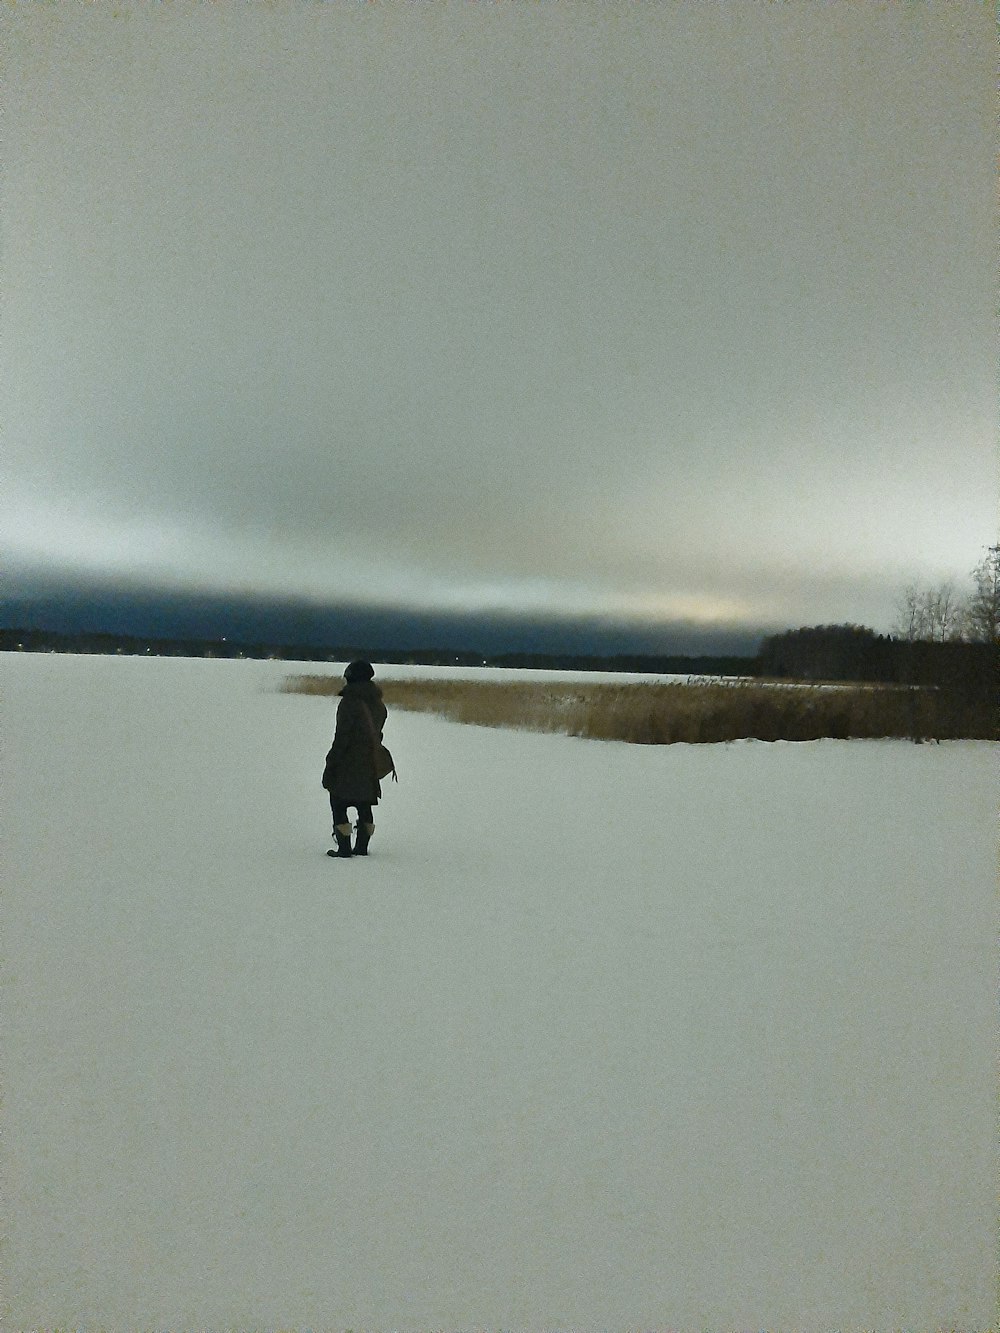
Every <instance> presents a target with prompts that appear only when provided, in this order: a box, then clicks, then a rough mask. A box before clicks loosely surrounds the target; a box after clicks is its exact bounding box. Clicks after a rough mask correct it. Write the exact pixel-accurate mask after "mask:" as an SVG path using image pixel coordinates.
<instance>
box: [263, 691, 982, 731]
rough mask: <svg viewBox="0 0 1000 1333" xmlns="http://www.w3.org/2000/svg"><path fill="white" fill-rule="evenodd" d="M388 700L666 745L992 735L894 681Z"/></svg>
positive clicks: (966, 714) (466, 718) (476, 718)
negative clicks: (833, 738)
mask: <svg viewBox="0 0 1000 1333" xmlns="http://www.w3.org/2000/svg"><path fill="white" fill-rule="evenodd" d="M379 684H380V685H381V688H382V692H383V695H384V697H385V702H386V705H387V706H388V707H389V708H401V709H404V710H407V711H411V712H422V713H435V714H438V715H439V716H441V717H446V718H449V719H450V720H452V721H454V722H466V723H471V724H473V725H476V726H485V727H508V728H513V729H521V730H527V731H550V732H559V733H561V734H563V735H568V736H583V737H587V738H589V739H596V740H618V741H630V742H632V743H634V744H639V745H670V744H673V743H676V742H686V743H689V744H699V743H711V742H718V741H732V740H743V739H756V740H766V741H777V740H787V741H806V740H818V739H820V738H822V737H837V738H840V739H847V738H875V737H891V736H896V737H906V738H910V739H913V740H925V739H939V740H946V739H956V738H969V739H996V736H997V728H996V720H995V718H994V717H992V716H989V717H982V716H979V715H978V714H979V712H981V711H982V710H976V709H970V708H968V707H964V706H962V705H961V703H960V701H957V700H955V699H953V698H951V697H950V696H947V695H942V694H940V693H939V692H938V691H934V690H917V689H902V688H899V687H895V686H871V685H857V686H851V685H847V686H836V687H830V686H823V685H798V686H788V685H783V684H777V683H767V682H762V681H750V680H748V681H736V680H732V681H729V680H726V681H723V680H692V681H689V682H677V681H674V682H664V683H662V684H661V683H654V682H648V681H642V682H632V683H624V684H623V683H619V682H595V683H593V684H590V683H586V684H576V683H571V682H559V681H554V682H542V681H493V680H484V681H476V680H430V679H413V680H392V679H388V680H380V681H379ZM342 685H343V680H342V678H341V677H339V676H293V677H290V678H289V679H288V681H287V682H286V684H285V686H284V688H285V689H286V690H287V691H289V692H292V693H299V694H314V695H331V696H332V695H335V694H336V693H337V691H338V690H339V689H340V688H341V687H342Z"/></svg>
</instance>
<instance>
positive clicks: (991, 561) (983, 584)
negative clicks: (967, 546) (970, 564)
mask: <svg viewBox="0 0 1000 1333" xmlns="http://www.w3.org/2000/svg"><path fill="white" fill-rule="evenodd" d="M972 578H973V581H974V583H975V585H976V586H975V591H974V592H973V594H972V596H971V597H970V598H969V600H968V602H967V603H966V606H965V631H966V634H967V635H968V637H969V638H970V639H976V640H979V641H980V642H983V643H998V642H1000V545H998V546H988V547H987V548H986V554H985V556H984V557H983V559H982V560H981V561H980V562H979V564H978V565H977V566H976V567H975V569H974V570H973V571H972Z"/></svg>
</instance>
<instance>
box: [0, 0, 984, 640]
mask: <svg viewBox="0 0 1000 1333" xmlns="http://www.w3.org/2000/svg"><path fill="white" fill-rule="evenodd" d="M2 21H3V24H4V38H3V42H4V47H5V51H4V57H5V63H6V73H5V83H6V93H5V107H4V111H5V120H6V147H5V158H6V161H7V175H6V179H5V182H4V197H3V214H4V217H3V221H4V237H3V244H4V249H3V289H4V290H3V296H4V307H5V309H4V316H3V319H4V324H5V334H4V363H5V365H4V372H3V401H2V404H0V407H2V413H3V428H4V433H5V436H6V447H5V455H6V462H5V465H4V466H5V469H6V478H5V481H4V498H3V504H4V530H5V545H6V547H7V567H8V572H9V574H10V576H11V577H12V579H13V580H14V581H15V582H16V581H17V579H18V578H19V577H21V576H22V575H24V576H26V575H27V574H29V573H37V572H39V571H49V572H56V573H65V572H72V573H78V574H81V575H84V574H87V575H89V574H105V573H107V574H114V575H125V576H129V577H134V578H136V579H152V580H154V581H157V582H162V583H166V584H168V585H172V586H173V585H176V586H181V587H191V588H199V589H221V590H234V591H240V592H245V591H260V592H266V593H274V592H280V593H289V594H293V595H306V596H309V597H316V598H318V599H330V600H335V601H339V602H340V601H343V600H345V599H353V598H357V599H358V600H362V601H366V602H374V603H377V604H387V605H391V604H400V605H412V606H417V607H423V608H435V609H469V610H476V611H482V610H486V611H489V610H492V609H496V610H501V609H502V610H515V611H520V610H527V611H543V612H548V611H551V612H554V613H567V614H568V613H572V614H578V613H581V612H586V613H595V614H617V615H623V614H624V615H630V614H635V615H639V616H649V617H662V618H664V619H677V618H680V619H686V620H689V621H694V622H697V623H700V624H705V625H724V624H732V625H748V624H754V625H757V624H766V625H776V626H780V625H784V624H810V623H819V622H827V621H846V620H851V621H858V622H863V623H867V624H872V625H875V626H876V627H878V628H882V629H886V628H889V626H890V624H891V621H892V619H893V614H894V611H893V604H894V600H895V598H896V596H897V594H898V592H899V588H900V586H901V584H902V583H904V582H905V581H906V580H907V579H909V578H911V577H913V576H918V577H921V578H924V579H926V580H928V581H930V580H938V579H943V578H946V577H949V576H951V577H955V578H956V579H962V578H963V577H964V576H965V575H966V574H967V572H968V571H969V570H970V569H971V568H972V566H973V565H974V564H976V562H977V561H978V559H979V558H980V555H981V553H982V548H983V547H984V546H986V545H987V544H988V543H990V542H994V541H996V540H997V530H998V491H1000V479H998V465H997V451H996V434H995V432H996V412H995V407H994V392H995V391H994V379H993V376H994V358H995V347H994V330H993V325H992V317H993V292H994V281H993V256H994V251H993V225H994V213H993V207H994V197H993V183H994V162H993V150H994V143H993V128H992V125H993V100H992V99H993V86H994V74H995V68H994V48H993V43H994V33H993V15H992V7H991V6H989V5H985V4H983V3H982V2H981V0H948V2H947V3H946V2H945V0H940V2H938V3H934V2H933V0H931V2H928V3H922V4H912V5H910V4H907V5H903V4H882V3H876V2H875V0H872V2H871V3H863V4H856V3H839V2H838V0H832V3H812V2H811V0H801V2H798V0H791V2H790V3H787V4H780V5H779V4H758V3H751V2H750V0H733V2H732V3H728V4H726V3H722V4H715V3H709V2H708V0H693V2H692V3H669V2H665V3H656V0H640V2H635V0H629V2H628V3H626V0H609V2H608V3H597V2H596V0H548V3H534V2H531V3H529V2H528V0H508V3H472V2H471V0H461V2H460V3H459V2H458V0H455V2H454V3H449V0H426V2H425V3H420V4H417V3H402V2H400V3H379V2H376V3H371V4H359V3H353V2H347V0H344V2H343V3H326V4H323V3H307V2H305V0H303V2H302V3H267V2H265V0H249V3H235V0H234V2H233V3H226V2H225V0H221V2H220V3H215V4H210V3H208V2H207V0H202V2H201V3H194V4H191V3H182V2H181V0H173V2H172V3H167V4H156V5H152V4H149V5H135V4H131V3H115V4H110V3H109V4H102V3H100V0H98V3H95V4H77V3H72V2H70V0H66V3H59V4H53V5H18V6H7V7H6V8H5V12H4V15H3V20H2Z"/></svg>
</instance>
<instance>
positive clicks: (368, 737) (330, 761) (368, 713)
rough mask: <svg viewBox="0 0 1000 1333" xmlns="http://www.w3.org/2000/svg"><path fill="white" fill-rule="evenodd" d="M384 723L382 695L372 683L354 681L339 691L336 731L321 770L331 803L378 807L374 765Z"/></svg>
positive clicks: (379, 793) (376, 778) (384, 712)
mask: <svg viewBox="0 0 1000 1333" xmlns="http://www.w3.org/2000/svg"><path fill="white" fill-rule="evenodd" d="M385 719H386V711H385V704H384V703H383V702H382V691H381V690H380V689H379V687H378V686H377V685H376V684H375V683H374V681H371V680H359V681H353V682H351V683H349V684H347V685H345V686H344V688H343V689H342V690H341V691H340V703H339V704H338V705H337V728H336V731H335V732H334V736H333V744H332V745H331V746H330V752H329V754H328V755H327V756H326V768H325V769H324V770H323V786H324V787H325V788H326V789H327V791H328V792H329V793H330V796H331V797H332V798H333V800H335V801H342V802H344V803H346V804H347V805H356V804H358V803H359V802H360V803H361V804H363V805H375V804H377V802H378V798H379V797H380V796H381V795H382V787H381V785H380V783H379V780H378V774H377V772H376V768H375V764H376V754H377V751H378V747H379V745H380V743H381V741H382V728H383V727H384V726H385Z"/></svg>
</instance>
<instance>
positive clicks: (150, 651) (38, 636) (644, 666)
mask: <svg viewBox="0 0 1000 1333" xmlns="http://www.w3.org/2000/svg"><path fill="white" fill-rule="evenodd" d="M0 651H6V652H35V653H104V654H121V655H122V656H131V657H142V656H149V657H225V658H250V659H260V660H269V661H279V662H349V661H351V660H352V659H353V658H356V657H365V658H368V659H369V660H370V661H372V662H385V663H393V664H396V665H409V666H493V667H507V668H512V669H522V670H527V669H538V670H552V671H566V670H573V671H621V672H628V673H643V674H650V675H697V676H747V675H751V674H753V671H754V663H755V659H754V658H752V657H738V656H721V657H720V656H714V657H712V656H698V657H687V656H677V655H674V656H651V655H649V654H615V655H613V656H598V655H588V656H580V655H579V654H573V653H493V654H483V653H476V652H472V651H470V650H467V649H451V648H417V649H409V648H408V649H399V648H380V647H377V646H372V645H366V644H353V645H351V644H347V645H344V644H341V645H335V646H333V647H329V646H323V647H317V646H316V645H315V644H268V643H242V642H237V641H235V640H229V639H154V638H146V637H142V636H138V635H128V634H105V633H87V634H64V633H58V632H56V631H53V630H43V629H0Z"/></svg>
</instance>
